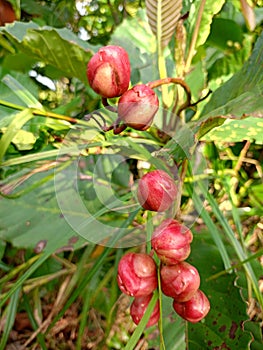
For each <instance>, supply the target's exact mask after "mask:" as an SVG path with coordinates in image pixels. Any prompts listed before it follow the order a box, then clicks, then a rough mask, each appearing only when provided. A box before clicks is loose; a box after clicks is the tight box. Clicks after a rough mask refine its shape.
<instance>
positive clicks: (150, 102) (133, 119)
mask: <svg viewBox="0 0 263 350" xmlns="http://www.w3.org/2000/svg"><path fill="white" fill-rule="evenodd" d="M158 107H159V100H158V97H157V95H156V94H155V92H154V91H153V90H152V89H151V88H149V87H148V86H147V85H144V84H141V85H135V86H134V87H133V88H132V89H130V90H128V91H126V92H125V93H124V94H123V95H122V96H121V97H120V99H119V102H118V117H119V119H120V120H121V121H123V123H124V124H125V125H127V126H130V127H131V128H133V129H136V130H146V129H148V128H149V127H150V125H151V123H152V121H153V118H154V115H155V114H156V112H157V111H158Z"/></svg>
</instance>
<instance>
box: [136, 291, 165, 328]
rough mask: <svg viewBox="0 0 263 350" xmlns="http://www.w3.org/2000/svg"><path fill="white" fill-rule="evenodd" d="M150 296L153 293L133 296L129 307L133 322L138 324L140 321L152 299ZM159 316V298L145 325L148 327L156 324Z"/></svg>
mask: <svg viewBox="0 0 263 350" xmlns="http://www.w3.org/2000/svg"><path fill="white" fill-rule="evenodd" d="M152 296H153V294H150V295H146V296H143V297H137V298H134V300H133V302H132V304H131V307H130V315H131V317H132V320H133V322H134V323H135V324H137V325H138V324H139V323H140V321H141V319H142V317H143V315H144V314H145V311H146V310H147V307H148V305H149V303H150V301H151V299H152ZM159 318H160V305H159V299H158V300H157V302H156V304H155V307H154V309H153V312H152V314H151V316H150V318H149V321H148V323H147V325H146V327H150V326H153V325H154V324H156V323H157V322H158V321H159Z"/></svg>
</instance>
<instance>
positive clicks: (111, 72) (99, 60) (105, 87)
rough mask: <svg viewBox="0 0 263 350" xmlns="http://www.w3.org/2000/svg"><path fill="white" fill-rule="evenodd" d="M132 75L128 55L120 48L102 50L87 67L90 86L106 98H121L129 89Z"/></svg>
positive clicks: (104, 48)
mask: <svg viewBox="0 0 263 350" xmlns="http://www.w3.org/2000/svg"><path fill="white" fill-rule="evenodd" d="M130 73H131V68H130V62H129V57H128V54H127V52H126V51H125V50H124V49H123V48H122V47H120V46H114V45H108V46H104V47H102V48H100V49H99V51H98V52H97V53H96V54H95V55H94V56H92V58H91V59H90V61H89V62H88V65H87V77H88V81H89V84H90V86H91V87H92V89H93V90H94V91H95V92H97V93H98V94H99V95H101V96H102V97H106V98H111V97H118V96H121V95H122V94H123V93H124V92H125V91H126V90H127V89H128V87H129V83H130Z"/></svg>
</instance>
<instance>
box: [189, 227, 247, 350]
mask: <svg viewBox="0 0 263 350" xmlns="http://www.w3.org/2000/svg"><path fill="white" fill-rule="evenodd" d="M188 260H189V262H190V263H191V264H193V265H194V266H195V267H197V269H198V271H199V273H200V276H201V286H200V288H201V290H203V291H204V292H205V293H206V295H207V296H208V298H209V301H210V303H211V309H210V312H209V313H208V315H207V317H206V318H205V320H204V321H202V322H199V323H196V324H191V323H189V324H188V337H189V350H203V349H204V348H207V349H210V348H211V349H231V350H240V349H244V350H245V349H249V343H250V342H251V340H252V337H251V335H250V334H249V333H248V332H246V331H244V329H243V327H244V322H245V321H247V320H248V316H247V314H246V303H245V302H244V301H243V300H242V298H241V295H240V290H239V289H238V288H237V287H235V280H236V275H235V274H226V275H223V276H221V277H217V278H216V279H212V280H208V281H206V279H207V278H209V277H211V276H212V275H214V274H216V273H217V272H220V271H222V270H224V267H223V264H222V260H221V256H220V254H219V252H218V250H217V248H216V247H215V246H214V245H213V244H212V243H211V241H210V239H209V236H207V235H205V234H204V235H203V234H202V235H201V234H196V235H195V239H194V240H193V242H192V253H191V255H190V258H189V259H188Z"/></svg>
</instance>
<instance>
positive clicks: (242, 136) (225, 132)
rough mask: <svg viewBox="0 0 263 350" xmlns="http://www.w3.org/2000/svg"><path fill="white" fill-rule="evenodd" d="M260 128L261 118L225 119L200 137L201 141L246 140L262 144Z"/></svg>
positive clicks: (261, 128)
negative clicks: (221, 123)
mask: <svg viewBox="0 0 263 350" xmlns="http://www.w3.org/2000/svg"><path fill="white" fill-rule="evenodd" d="M262 130H263V120H262V119H261V118H254V117H250V118H246V119H241V120H233V119H227V120H226V121H225V123H224V124H223V125H221V126H219V127H216V128H214V129H212V130H210V131H209V132H208V133H207V134H206V135H205V136H204V137H202V138H201V141H218V142H241V141H244V140H248V141H251V142H255V143H257V144H260V145H262V144H263V132H262Z"/></svg>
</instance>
